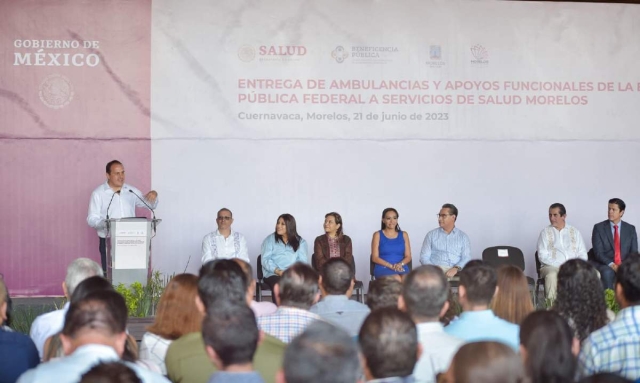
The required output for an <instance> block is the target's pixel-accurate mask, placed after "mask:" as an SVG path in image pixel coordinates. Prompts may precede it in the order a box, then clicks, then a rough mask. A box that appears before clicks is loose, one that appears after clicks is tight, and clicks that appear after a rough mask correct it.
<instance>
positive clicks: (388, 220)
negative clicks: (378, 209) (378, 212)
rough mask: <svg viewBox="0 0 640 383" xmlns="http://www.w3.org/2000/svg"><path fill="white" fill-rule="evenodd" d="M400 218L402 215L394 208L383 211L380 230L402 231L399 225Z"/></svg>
mask: <svg viewBox="0 0 640 383" xmlns="http://www.w3.org/2000/svg"><path fill="white" fill-rule="evenodd" d="M398 218H400V215H399V214H398V211H397V210H396V209H394V208H392V207H388V208H386V209H384V210H383V211H382V222H381V223H380V230H384V229H388V230H395V231H400V225H398Z"/></svg>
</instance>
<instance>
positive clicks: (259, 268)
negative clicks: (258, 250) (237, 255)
mask: <svg viewBox="0 0 640 383" xmlns="http://www.w3.org/2000/svg"><path fill="white" fill-rule="evenodd" d="M256 274H257V277H258V278H257V279H256V301H257V302H262V290H267V291H270V289H269V285H268V284H266V283H265V281H264V273H263V272H262V254H260V255H258V265H257V267H256Z"/></svg>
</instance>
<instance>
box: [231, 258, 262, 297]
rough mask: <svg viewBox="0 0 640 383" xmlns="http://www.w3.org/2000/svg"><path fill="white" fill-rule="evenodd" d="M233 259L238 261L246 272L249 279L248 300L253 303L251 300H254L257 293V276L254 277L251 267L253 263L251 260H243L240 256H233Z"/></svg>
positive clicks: (245, 274)
mask: <svg viewBox="0 0 640 383" xmlns="http://www.w3.org/2000/svg"><path fill="white" fill-rule="evenodd" d="M233 261H234V262H235V263H237V264H238V265H239V266H240V267H241V268H242V271H243V272H244V276H245V277H246V279H247V286H246V290H247V301H248V302H249V303H251V301H252V300H253V296H254V295H255V293H256V283H255V282H256V280H255V278H253V267H251V264H250V263H249V262H246V261H245V260H242V259H240V258H233Z"/></svg>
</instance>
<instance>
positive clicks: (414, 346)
mask: <svg viewBox="0 0 640 383" xmlns="http://www.w3.org/2000/svg"><path fill="white" fill-rule="evenodd" d="M358 343H359V345H360V353H361V354H362V356H363V358H364V361H363V369H364V375H365V377H366V378H367V380H372V379H382V378H389V377H405V376H409V375H411V374H412V373H413V368H414V367H415V364H416V362H417V361H418V359H419V358H420V353H421V349H420V346H419V344H418V334H417V330H416V325H415V324H414V323H413V320H411V317H410V316H409V315H408V314H406V313H403V312H402V311H400V310H398V309H397V308H382V309H378V310H375V311H372V312H371V314H369V316H368V317H367V319H365V321H364V323H363V324H362V327H361V328H360V333H359V334H358Z"/></svg>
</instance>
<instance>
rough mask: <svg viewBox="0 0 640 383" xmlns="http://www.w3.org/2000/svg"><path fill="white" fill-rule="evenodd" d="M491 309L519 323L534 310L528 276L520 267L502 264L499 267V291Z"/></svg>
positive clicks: (505, 318) (497, 314)
mask: <svg viewBox="0 0 640 383" xmlns="http://www.w3.org/2000/svg"><path fill="white" fill-rule="evenodd" d="M491 309H492V310H493V312H494V313H495V314H496V316H497V317H499V318H502V319H504V320H506V321H508V322H511V323H515V324H517V325H520V323H522V321H523V320H524V318H526V316H527V315H529V313H531V312H533V310H534V308H533V303H532V300H531V294H530V293H529V284H528V283H527V277H526V276H525V275H524V273H523V272H522V270H520V268H519V267H517V266H513V265H502V266H500V267H499V268H498V292H497V293H496V295H495V297H493V301H492V302H491Z"/></svg>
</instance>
